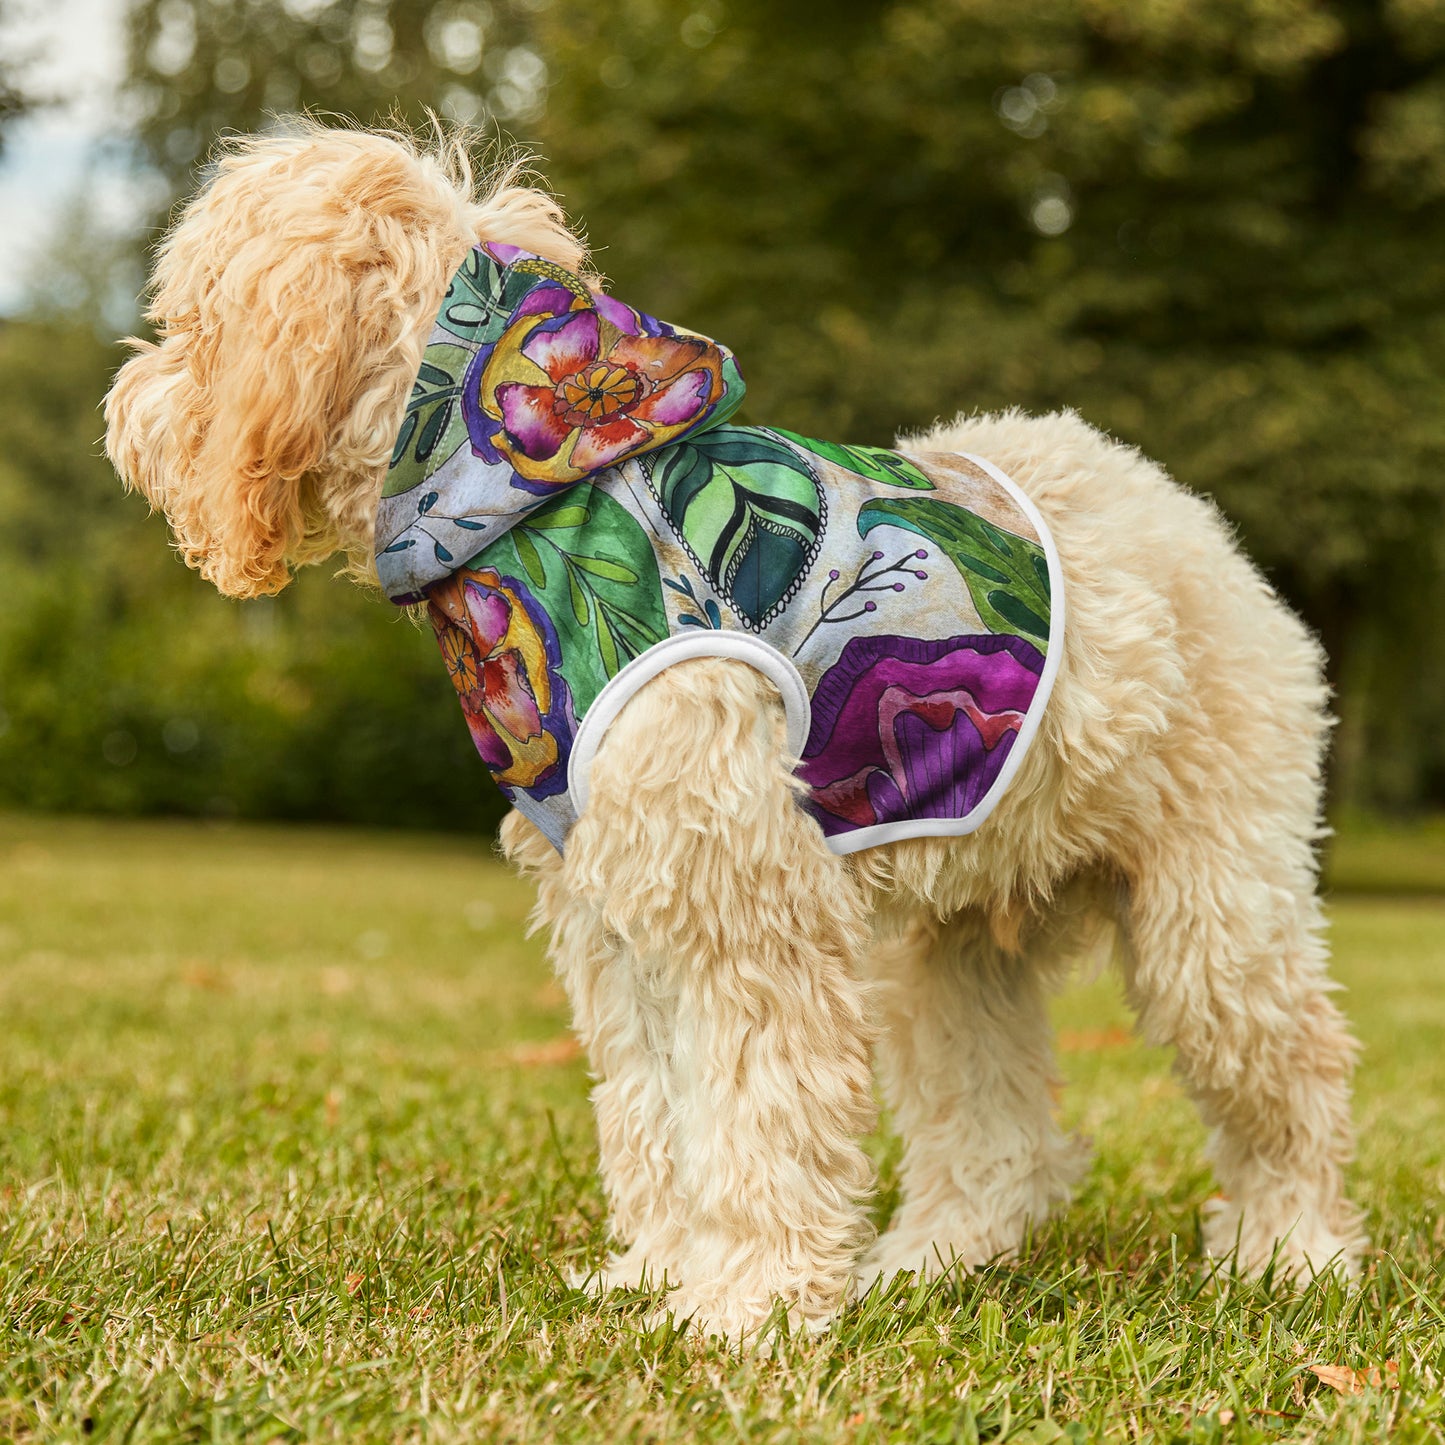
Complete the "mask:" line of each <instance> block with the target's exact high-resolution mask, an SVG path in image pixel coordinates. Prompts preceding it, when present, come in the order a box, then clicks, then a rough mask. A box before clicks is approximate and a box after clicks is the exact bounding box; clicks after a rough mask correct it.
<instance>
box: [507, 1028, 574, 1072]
mask: <svg viewBox="0 0 1445 1445" xmlns="http://www.w3.org/2000/svg"><path fill="white" fill-rule="evenodd" d="M502 1057H503V1059H504V1060H505V1061H506V1062H507V1063H509V1064H520V1065H521V1066H522V1068H524V1069H536V1068H545V1067H546V1066H547V1065H549V1064H570V1063H571V1062H572V1060H573V1059H580V1058H581V1057H582V1045H581V1044H579V1043H578V1042H577V1040H576V1039H574V1038H573V1037H572V1035H571V1034H563V1035H562V1037H561V1038H558V1039H546V1040H544V1041H543V1042H542V1043H539V1044H517V1045H516V1046H515V1047H513V1048H510V1049H508V1050H507V1051H506V1053H505V1054H503V1055H502Z"/></svg>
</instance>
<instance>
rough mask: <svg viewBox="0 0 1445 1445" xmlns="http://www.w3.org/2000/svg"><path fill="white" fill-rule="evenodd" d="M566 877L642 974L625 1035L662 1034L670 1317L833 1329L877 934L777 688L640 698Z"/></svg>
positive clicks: (602, 775)
mask: <svg viewBox="0 0 1445 1445" xmlns="http://www.w3.org/2000/svg"><path fill="white" fill-rule="evenodd" d="M564 874H565V876H566V878H567V880H568V886H569V889H570V891H571V892H572V893H573V895H574V896H576V897H577V898H579V899H586V900H589V901H590V902H591V905H592V906H594V907H595V908H596V909H597V913H598V917H599V920H600V923H601V926H602V936H603V939H604V943H605V941H606V940H608V939H615V940H617V941H618V943H617V947H618V948H619V950H620V951H621V952H623V953H625V955H626V956H627V957H628V959H629V960H630V963H629V969H630V973H631V977H632V979H633V980H634V984H635V986H636V987H637V988H638V989H639V990H640V991H641V994H642V996H643V1000H644V1002H643V1005H642V1006H641V1007H640V1008H634V1010H633V1015H632V1016H633V1017H637V1016H639V1015H641V1016H651V1019H652V1023H651V1027H650V1031H649V1032H648V1034H647V1037H648V1039H649V1045H648V1047H649V1049H650V1050H651V1051H652V1057H653V1058H654V1059H655V1060H657V1061H658V1062H659V1063H660V1064H661V1065H662V1068H663V1088H664V1090H665V1093H666V1115H665V1126H664V1127H665V1130H666V1146H665V1149H664V1150H663V1151H661V1152H662V1154H663V1156H664V1157H666V1158H667V1159H668V1160H669V1161H670V1176H669V1183H670V1191H669V1197H670V1199H671V1200H672V1201H673V1204H672V1207H673V1208H675V1209H678V1210H680V1211H681V1212H682V1215H683V1217H682V1218H681V1220H679V1221H676V1223H677V1224H678V1225H679V1226H680V1227H678V1228H676V1229H670V1230H669V1231H668V1240H667V1243H668V1257H667V1258H666V1259H665V1260H664V1261H662V1263H663V1264H664V1265H665V1267H666V1269H667V1272H668V1276H669V1283H670V1284H674V1285H676V1286H677V1287H676V1289H675V1291H674V1293H673V1294H672V1295H671V1296H670V1298H669V1302H668V1309H669V1311H670V1312H671V1313H672V1315H673V1316H674V1318H676V1319H678V1320H682V1319H690V1320H691V1321H692V1324H693V1326H694V1327H695V1328H697V1329H699V1330H701V1331H703V1332H705V1333H709V1334H717V1335H721V1336H724V1337H726V1338H728V1339H732V1340H738V1339H742V1338H744V1337H747V1336H749V1335H752V1334H755V1333H756V1332H757V1331H758V1330H759V1329H760V1328H761V1327H762V1326H763V1325H764V1324H765V1323H766V1322H767V1321H768V1319H769V1316H770V1315H771V1314H772V1311H773V1309H774V1306H775V1305H776V1303H777V1302H778V1301H779V1300H782V1301H783V1303H784V1305H785V1306H786V1308H787V1310H788V1313H789V1315H790V1317H791V1319H792V1320H793V1322H794V1323H795V1324H797V1325H802V1326H805V1327H810V1328H816V1327H820V1326H822V1325H823V1324H825V1323H826V1322H827V1321H828V1320H829V1319H830V1318H831V1316H832V1315H833V1314H834V1312H835V1311H836V1310H837V1309H838V1307H839V1305H840V1304H841V1303H842V1302H843V1301H844V1300H845V1298H846V1297H847V1293H848V1291H849V1288H850V1284H851V1274H852V1270H853V1266H854V1264H855V1261H856V1257H857V1254H858V1252H859V1250H860V1248H861V1247H862V1246H863V1244H864V1243H866V1241H867V1237H868V1232H869V1231H868V1224H867V1220H866V1216H865V1213H864V1201H865V1199H866V1196H867V1193H868V1190H869V1187H870V1184H871V1170H870V1167H869V1164H868V1160H867V1157H866V1155H865V1154H864V1152H863V1150H862V1148H861V1146H860V1142H859V1141H860V1139H861V1137H862V1135H864V1134H865V1133H866V1132H867V1131H868V1129H869V1128H870V1127H871V1126H872V1123H873V1116H874V1106H873V1097H872V1088H871V1079H870V1074H869V1038H868V1025H867V1022H866V1014H865V1009H864V1001H863V988H862V985H861V984H860V982H859V981H858V979H857V977H856V975H855V972H854V962H855V959H856V957H857V955H858V953H859V951H860V949H861V947H862V946H863V942H864V939H865V938H866V930H865V925H864V909H863V904H862V901H861V899H860V897H859V894H858V891H857V888H856V886H855V885H854V884H853V882H852V880H851V878H850V877H849V875H848V874H847V872H846V870H845V869H844V867H843V865H842V864H841V863H840V862H839V860H838V859H837V858H835V857H834V856H833V855H832V854H831V853H829V852H828V850H827V848H826V846H825V845H824V842H823V839H822V835H821V833H820V832H819V830H818V828H817V825H816V824H815V823H813V822H812V820H811V819H809V818H808V817H807V816H806V815H805V814H804V813H802V812H801V811H800V810H799V808H798V807H797V804H796V802H795V798H794V790H793V785H792V781H791V774H790V771H789V768H788V765H787V761H786V759H785V757H784V750H783V739H782V727H781V712H780V709H779V707H778V704H777V700H776V697H775V695H774V694H773V692H772V689H771V688H770V686H769V685H768V684H767V683H766V682H765V680H764V679H763V678H762V677H761V676H760V675H759V674H758V673H756V672H755V671H754V670H753V669H751V668H750V667H748V666H746V665H745V664H741V663H737V662H731V661H728V662H725V661H721V660H716V659H709V660H706V661H704V660H698V661H693V662H686V663H679V664H677V665H676V666H674V667H673V668H671V669H669V670H668V671H667V672H666V673H664V674H663V675H662V676H661V677H659V678H658V679H656V680H655V681H653V682H652V683H650V684H648V685H647V686H646V687H645V688H644V689H643V690H642V691H641V692H640V693H639V694H638V696H637V697H636V698H634V699H633V701H632V702H631V703H630V704H629V705H628V707H627V708H626V709H625V710H624V712H623V714H622V716H621V717H620V718H619V719H618V721H617V722H616V723H615V724H614V725H613V727H612V730H611V731H610V732H609V734H608V736H607V739H606V741H605V742H604V744H603V746H602V747H601V749H600V750H599V752H598V755H597V759H596V762H595V764H594V766H593V770H592V774H591V795H590V801H589V802H588V806H587V810H586V813H585V814H584V816H583V818H582V819H581V821H580V822H579V823H578V825H577V827H576V828H575V829H574V830H573V833H572V836H571V838H570V839H569V840H568V847H567V862H566V865H565V869H564ZM621 1014H622V1010H621V1009H620V1008H615V1009H614V1010H613V1012H612V1014H611V1015H610V1016H611V1017H612V1018H619V1017H621ZM650 1117H651V1118H652V1119H653V1121H654V1124H655V1123H656V1119H657V1116H656V1114H655V1113H653V1114H651V1116H650ZM606 1127H607V1126H606V1124H605V1123H604V1128H606ZM651 1143H652V1145H653V1146H654V1147H655V1145H656V1143H657V1141H656V1140H653V1141H651ZM657 1272H658V1271H656V1270H654V1273H657Z"/></svg>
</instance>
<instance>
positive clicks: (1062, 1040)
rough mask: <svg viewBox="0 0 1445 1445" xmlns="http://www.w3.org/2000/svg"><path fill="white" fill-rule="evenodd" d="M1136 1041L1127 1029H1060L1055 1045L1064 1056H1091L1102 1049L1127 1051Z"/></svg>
mask: <svg viewBox="0 0 1445 1445" xmlns="http://www.w3.org/2000/svg"><path fill="white" fill-rule="evenodd" d="M1137 1042H1138V1040H1137V1039H1136V1038H1135V1037H1134V1035H1133V1034H1131V1033H1130V1032H1129V1030H1128V1029H1120V1028H1112V1029H1062V1030H1060V1032H1059V1035H1058V1039H1057V1043H1058V1046H1059V1049H1060V1050H1061V1051H1062V1052H1063V1053H1066V1054H1092V1053H1098V1052H1099V1051H1100V1050H1104V1049H1127V1048H1128V1047H1129V1045H1130V1044H1133V1043H1137Z"/></svg>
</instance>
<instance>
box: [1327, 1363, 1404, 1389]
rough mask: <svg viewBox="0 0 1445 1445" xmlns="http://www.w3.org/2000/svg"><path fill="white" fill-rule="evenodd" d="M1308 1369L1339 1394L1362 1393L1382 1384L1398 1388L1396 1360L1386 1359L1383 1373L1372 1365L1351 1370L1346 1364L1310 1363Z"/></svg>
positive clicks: (1398, 1367) (1388, 1387)
mask: <svg viewBox="0 0 1445 1445" xmlns="http://www.w3.org/2000/svg"><path fill="white" fill-rule="evenodd" d="M1310 1369H1311V1370H1312V1371H1313V1372H1314V1375H1315V1378H1316V1379H1318V1380H1319V1382H1320V1384H1322V1385H1328V1386H1329V1387H1330V1389H1332V1390H1336V1391H1338V1392H1339V1393H1340V1394H1341V1395H1363V1394H1364V1393H1365V1391H1366V1390H1367V1389H1374V1390H1378V1389H1380V1388H1381V1387H1382V1386H1383V1388H1385V1389H1387V1390H1398V1389H1399V1388H1400V1362H1399V1361H1398V1360H1386V1361H1385V1370H1384V1373H1383V1374H1381V1372H1380V1371H1379V1370H1377V1369H1376V1368H1375V1367H1374V1366H1373V1365H1371V1366H1370V1368H1369V1369H1368V1370H1352V1369H1351V1368H1350V1367H1349V1366H1348V1365H1311V1366H1310Z"/></svg>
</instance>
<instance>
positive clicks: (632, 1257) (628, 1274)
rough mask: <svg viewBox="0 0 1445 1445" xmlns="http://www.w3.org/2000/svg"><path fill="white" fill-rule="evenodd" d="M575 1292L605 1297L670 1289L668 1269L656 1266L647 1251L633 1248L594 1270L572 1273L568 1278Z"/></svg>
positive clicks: (616, 1255)
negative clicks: (624, 1291) (612, 1293)
mask: <svg viewBox="0 0 1445 1445" xmlns="http://www.w3.org/2000/svg"><path fill="white" fill-rule="evenodd" d="M568 1283H569V1284H570V1285H571V1286H572V1288H573V1289H580V1290H585V1291H586V1292H587V1293H588V1294H590V1295H594V1296H598V1297H600V1296H602V1295H605V1294H606V1293H608V1291H609V1290H614V1289H629V1290H655V1289H666V1288H668V1287H669V1283H668V1270H667V1267H666V1265H663V1264H659V1263H657V1262H656V1261H655V1260H654V1259H653V1258H652V1257H650V1256H649V1253H648V1251H647V1250H645V1249H642V1248H639V1247H638V1246H636V1245H634V1246H633V1247H632V1248H631V1249H629V1250H628V1251H627V1252H626V1253H625V1254H610V1255H608V1256H607V1258H606V1259H605V1260H604V1261H603V1262H602V1263H601V1264H600V1265H598V1266H597V1267H596V1268H595V1269H590V1270H580V1269H578V1270H573V1271H572V1272H571V1274H570V1275H569V1276H568Z"/></svg>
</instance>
